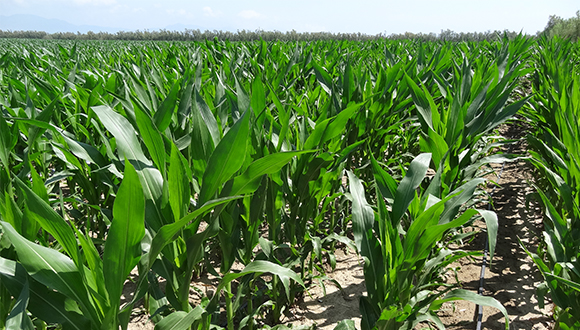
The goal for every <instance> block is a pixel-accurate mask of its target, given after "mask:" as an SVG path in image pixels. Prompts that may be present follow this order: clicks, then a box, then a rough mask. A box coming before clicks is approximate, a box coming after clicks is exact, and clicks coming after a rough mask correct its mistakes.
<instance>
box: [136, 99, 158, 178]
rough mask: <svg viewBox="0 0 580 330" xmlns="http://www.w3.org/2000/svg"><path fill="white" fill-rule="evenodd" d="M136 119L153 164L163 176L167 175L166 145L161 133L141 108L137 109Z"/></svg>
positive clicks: (137, 107)
mask: <svg viewBox="0 0 580 330" xmlns="http://www.w3.org/2000/svg"><path fill="white" fill-rule="evenodd" d="M135 119H136V121H137V126H138V127H139V132H140V133H141V137H142V138H143V142H144V143H145V146H147V149H148V150H149V154H150V155H151V158H152V159H153V162H154V163H155V165H157V168H158V169H159V171H161V173H162V174H163V173H165V145H164V144H163V137H162V136H161V133H160V132H159V131H158V130H157V128H155V126H154V124H153V120H152V119H151V117H149V115H148V114H147V113H146V112H145V111H143V110H141V107H139V106H136V107H135Z"/></svg>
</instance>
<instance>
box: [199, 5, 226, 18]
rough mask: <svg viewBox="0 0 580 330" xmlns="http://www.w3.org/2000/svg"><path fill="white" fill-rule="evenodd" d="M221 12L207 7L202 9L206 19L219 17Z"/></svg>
mask: <svg viewBox="0 0 580 330" xmlns="http://www.w3.org/2000/svg"><path fill="white" fill-rule="evenodd" d="M221 14H222V12H221V11H219V10H213V9H211V7H209V6H205V7H203V16H206V17H218V16H221Z"/></svg>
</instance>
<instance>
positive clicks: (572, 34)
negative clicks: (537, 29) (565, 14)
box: [542, 10, 580, 40]
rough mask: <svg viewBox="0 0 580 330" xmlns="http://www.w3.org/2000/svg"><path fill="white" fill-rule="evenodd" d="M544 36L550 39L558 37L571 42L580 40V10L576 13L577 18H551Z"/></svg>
mask: <svg viewBox="0 0 580 330" xmlns="http://www.w3.org/2000/svg"><path fill="white" fill-rule="evenodd" d="M542 35H544V36H546V37H550V38H552V37H555V36H558V37H560V38H567V39H571V40H578V39H580V10H579V11H577V12H576V16H575V17H571V18H567V19H564V18H562V17H559V16H550V19H549V21H548V24H547V25H546V28H545V29H544V31H543V32H542Z"/></svg>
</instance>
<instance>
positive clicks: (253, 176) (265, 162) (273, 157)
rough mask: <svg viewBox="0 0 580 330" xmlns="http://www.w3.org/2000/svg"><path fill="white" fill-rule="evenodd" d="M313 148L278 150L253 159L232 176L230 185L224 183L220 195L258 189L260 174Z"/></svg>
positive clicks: (270, 172)
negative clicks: (238, 173) (242, 171)
mask: <svg viewBox="0 0 580 330" xmlns="http://www.w3.org/2000/svg"><path fill="white" fill-rule="evenodd" d="M314 151H315V150H304V151H291V152H278V153H273V154H270V155H267V156H265V157H262V158H259V159H257V160H256V161H254V162H253V163H252V164H250V166H248V168H247V169H246V170H245V171H244V173H242V174H240V175H238V176H236V177H234V178H233V179H232V180H231V185H226V187H224V189H223V191H222V197H226V196H233V195H245V194H250V193H253V192H254V191H256V189H258V186H259V185H260V180H261V178H262V176H264V175H266V174H272V173H276V172H278V171H280V169H281V168H282V167H284V165H286V164H287V163H288V162H289V161H290V160H291V159H292V158H294V157H296V156H298V155H302V154H305V153H312V152H314Z"/></svg>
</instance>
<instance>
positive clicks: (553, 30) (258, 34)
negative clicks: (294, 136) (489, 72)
mask: <svg viewBox="0 0 580 330" xmlns="http://www.w3.org/2000/svg"><path fill="white" fill-rule="evenodd" d="M518 34H520V33H518V32H515V31H509V30H504V31H498V30H496V31H485V32H455V31H452V30H450V29H447V30H441V32H440V33H438V34H437V33H433V32H431V33H412V32H405V33H393V34H389V35H387V34H386V33H379V34H375V35H369V34H364V33H360V32H357V33H332V32H297V31H295V30H292V31H287V32H281V31H264V30H255V31H249V30H238V31H236V32H231V31H222V30H212V31H210V30H206V31H201V30H199V29H185V30H183V31H176V30H174V31H171V30H166V29H160V30H157V31H149V30H136V31H119V32H116V33H109V32H93V31H88V32H87V33H80V32H77V33H74V32H56V33H48V32H45V31H31V30H29V31H22V30H15V31H12V30H1V29H0V38H15V39H16V38H20V39H55V40H127V41H139V40H142V41H162V40H165V41H204V40H213V39H218V40H229V41H253V40H260V39H262V40H265V41H275V40H279V41H313V40H348V41H370V40H379V39H391V40H399V39H418V40H421V41H455V42H460V41H484V40H486V41H493V40H497V39H498V38H503V37H507V38H509V39H512V38H514V37H516V36H517V35H518ZM539 36H547V37H554V36H559V37H562V38H569V39H572V40H578V39H579V38H580V10H579V11H577V12H576V16H575V17H572V18H568V19H563V18H561V17H559V16H556V15H551V16H550V17H549V19H548V23H547V24H546V27H545V28H544V30H542V31H538V32H537V33H536V37H539Z"/></svg>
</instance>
